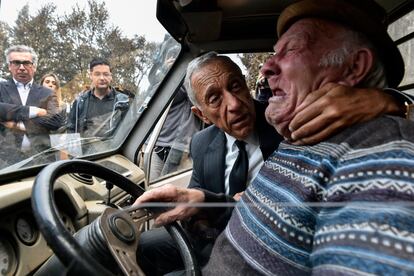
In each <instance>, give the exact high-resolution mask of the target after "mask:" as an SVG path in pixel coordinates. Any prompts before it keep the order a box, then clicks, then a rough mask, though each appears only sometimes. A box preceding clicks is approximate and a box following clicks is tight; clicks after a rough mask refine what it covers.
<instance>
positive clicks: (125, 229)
mask: <svg viewBox="0 0 414 276" xmlns="http://www.w3.org/2000/svg"><path fill="white" fill-rule="evenodd" d="M109 227H110V229H111V231H112V233H113V234H114V235H115V236H116V237H117V238H118V239H120V240H121V241H123V242H125V243H131V242H134V241H135V231H134V227H133V226H132V225H131V223H129V221H127V220H126V219H125V218H123V217H120V216H118V215H113V216H111V217H110V219H109Z"/></svg>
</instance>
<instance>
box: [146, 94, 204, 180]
mask: <svg viewBox="0 0 414 276" xmlns="http://www.w3.org/2000/svg"><path fill="white" fill-rule="evenodd" d="M191 106H192V103H191V101H190V100H189V98H188V96H187V92H186V91H185V89H184V87H183V86H182V87H180V89H179V91H178V92H177V94H176V96H175V97H174V100H173V101H172V103H171V105H170V106H169V108H168V109H167V111H166V114H165V119H164V121H163V124H162V127H161V128H160V129H159V130H158V131H154V133H153V135H154V134H157V133H158V136H157V137H156V140H155V143H153V145H152V150H151V151H147V155H148V154H150V155H151V159H150V164H149V170H147V173H149V179H148V180H149V184H151V183H153V182H155V181H157V180H160V179H162V178H164V177H166V176H171V175H172V174H175V173H177V172H182V171H186V170H189V169H191V168H192V162H191V158H190V142H191V138H192V136H193V135H194V134H195V133H196V132H197V131H199V130H200V129H201V126H202V124H201V121H200V119H198V118H197V117H196V116H195V115H194V114H193V113H192V112H191ZM147 157H148V156H147Z"/></svg>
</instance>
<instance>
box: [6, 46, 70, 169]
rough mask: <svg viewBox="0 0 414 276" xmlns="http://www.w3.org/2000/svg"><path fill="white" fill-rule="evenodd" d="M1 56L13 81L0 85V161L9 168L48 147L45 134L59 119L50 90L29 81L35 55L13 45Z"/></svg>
mask: <svg viewBox="0 0 414 276" xmlns="http://www.w3.org/2000/svg"><path fill="white" fill-rule="evenodd" d="M5 56H6V60H7V63H8V67H9V71H10V73H11V75H12V77H13V78H12V79H11V80H8V81H6V82H1V83H0V122H1V125H0V134H1V141H2V143H3V146H2V151H1V155H3V156H4V157H2V158H1V159H2V160H3V161H7V163H6V164H2V165H10V164H13V163H15V162H18V161H20V160H21V159H23V158H26V157H29V156H31V155H32V154H34V153H37V152H40V151H42V150H45V149H46V148H48V147H49V146H50V139H49V132H50V131H52V130H57V129H58V128H59V127H60V126H61V124H62V120H61V118H60V115H59V113H58V103H57V98H56V95H55V94H54V93H53V91H52V90H50V89H48V88H45V87H43V86H40V85H38V84H35V83H34V82H33V77H34V74H35V72H36V65H37V60H38V58H37V54H36V52H35V51H34V50H33V49H32V48H31V47H28V46H24V45H16V46H12V47H10V48H8V49H7V50H6V51H5Z"/></svg>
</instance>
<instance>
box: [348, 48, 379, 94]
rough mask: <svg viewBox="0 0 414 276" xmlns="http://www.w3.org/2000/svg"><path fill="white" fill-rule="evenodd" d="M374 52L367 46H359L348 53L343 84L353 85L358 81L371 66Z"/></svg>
mask: <svg viewBox="0 0 414 276" xmlns="http://www.w3.org/2000/svg"><path fill="white" fill-rule="evenodd" d="M373 61H374V54H373V52H372V51H371V50H370V49H368V48H361V49H359V50H358V51H356V52H355V53H353V54H352V55H349V62H348V68H347V72H345V76H344V82H343V83H342V82H340V83H341V84H344V85H349V86H355V85H356V84H358V83H360V82H361V81H362V80H363V79H364V77H365V76H366V75H367V74H368V72H369V71H370V70H371V68H372V66H373Z"/></svg>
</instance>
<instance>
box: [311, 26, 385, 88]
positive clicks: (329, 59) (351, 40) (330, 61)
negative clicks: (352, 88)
mask: <svg viewBox="0 0 414 276" xmlns="http://www.w3.org/2000/svg"><path fill="white" fill-rule="evenodd" d="M344 30H345V31H344V33H343V34H341V37H340V39H341V40H342V41H344V43H343V44H342V47H341V48H338V49H336V50H333V51H331V52H329V53H327V54H326V55H324V56H323V57H322V58H321V60H320V61H319V65H320V66H323V67H328V66H341V65H342V64H344V62H345V60H346V58H347V57H349V56H350V55H351V54H352V53H353V52H354V51H355V50H357V49H358V48H360V47H366V48H369V49H371V50H372V51H373V52H374V55H375V56H374V64H373V66H372V68H371V70H370V71H369V73H368V74H367V75H366V76H365V77H364V79H363V80H362V81H361V82H360V83H359V84H358V86H359V87H377V88H384V87H386V86H387V77H386V75H385V68H384V65H383V63H382V62H381V60H380V59H379V58H378V56H377V55H376V52H377V51H376V50H375V47H374V45H373V44H372V43H371V42H370V41H369V40H368V38H367V37H366V36H365V35H364V34H362V33H360V32H356V31H353V30H351V29H348V28H346V27H345V28H344Z"/></svg>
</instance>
